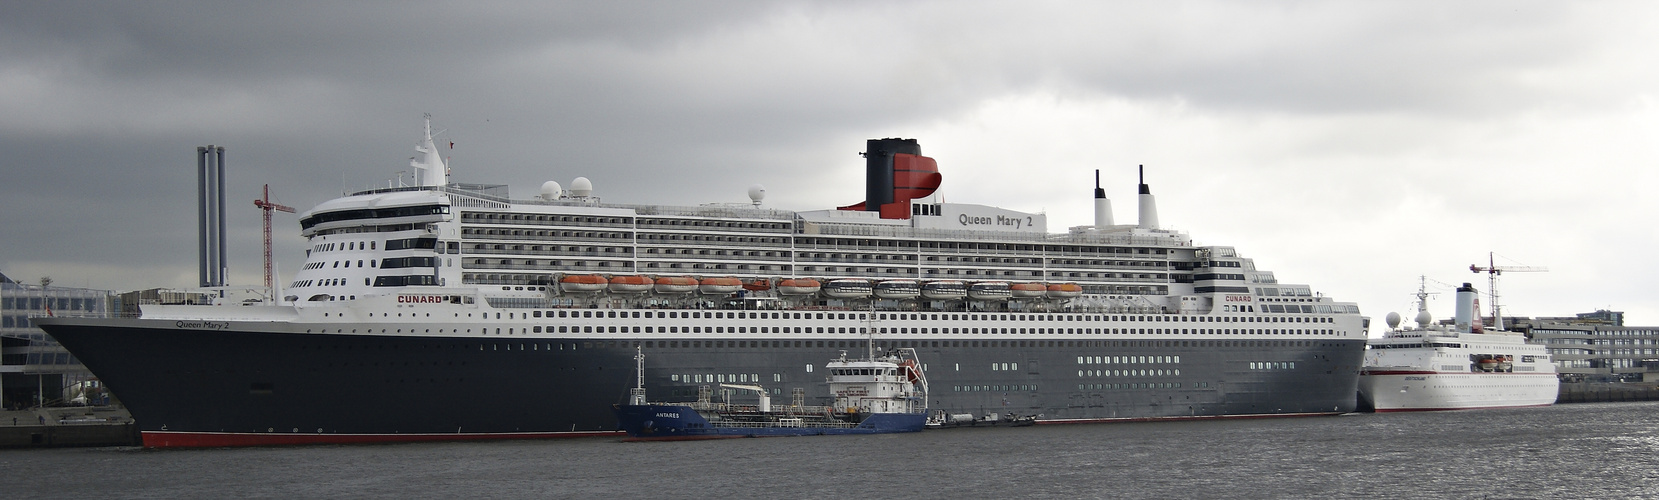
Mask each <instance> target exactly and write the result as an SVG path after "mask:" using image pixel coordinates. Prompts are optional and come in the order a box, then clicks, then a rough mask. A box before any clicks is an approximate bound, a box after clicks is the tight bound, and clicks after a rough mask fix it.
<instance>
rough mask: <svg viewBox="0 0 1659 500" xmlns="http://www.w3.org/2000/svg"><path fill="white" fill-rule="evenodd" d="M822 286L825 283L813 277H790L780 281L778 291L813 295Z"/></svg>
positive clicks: (785, 293) (788, 293) (786, 293)
mask: <svg viewBox="0 0 1659 500" xmlns="http://www.w3.org/2000/svg"><path fill="white" fill-rule="evenodd" d="M822 288H823V284H822V283H819V282H818V280H815V279H812V278H790V279H786V280H783V281H779V282H778V293H781V294H784V295H812V294H815V293H818V290H820V289H822Z"/></svg>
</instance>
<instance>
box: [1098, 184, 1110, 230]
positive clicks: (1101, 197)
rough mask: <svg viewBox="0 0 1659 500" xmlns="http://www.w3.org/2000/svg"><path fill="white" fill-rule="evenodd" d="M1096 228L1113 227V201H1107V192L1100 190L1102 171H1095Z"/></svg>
mask: <svg viewBox="0 0 1659 500" xmlns="http://www.w3.org/2000/svg"><path fill="white" fill-rule="evenodd" d="M1094 227H1096V228H1099V229H1106V228H1109V227H1112V200H1108V199H1106V190H1105V189H1101V188H1100V171H1099V170H1095V171H1094Z"/></svg>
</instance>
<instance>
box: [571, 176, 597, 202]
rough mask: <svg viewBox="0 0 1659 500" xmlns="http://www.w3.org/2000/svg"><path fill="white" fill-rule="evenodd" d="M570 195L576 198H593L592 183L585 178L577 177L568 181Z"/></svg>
mask: <svg viewBox="0 0 1659 500" xmlns="http://www.w3.org/2000/svg"><path fill="white" fill-rule="evenodd" d="M570 194H571V195H572V196H576V197H578V198H586V197H589V196H593V181H590V180H588V178H587V177H577V178H576V179H575V180H572V181H570Z"/></svg>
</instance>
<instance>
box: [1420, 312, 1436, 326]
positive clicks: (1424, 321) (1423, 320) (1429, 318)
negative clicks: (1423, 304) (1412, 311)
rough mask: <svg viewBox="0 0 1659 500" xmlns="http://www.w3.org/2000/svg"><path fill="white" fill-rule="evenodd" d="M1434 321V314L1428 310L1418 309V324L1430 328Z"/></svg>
mask: <svg viewBox="0 0 1659 500" xmlns="http://www.w3.org/2000/svg"><path fill="white" fill-rule="evenodd" d="M1433 322H1434V315H1433V314H1429V312H1428V311H1417V326H1421V327H1423V328H1428V327H1429V323H1433Z"/></svg>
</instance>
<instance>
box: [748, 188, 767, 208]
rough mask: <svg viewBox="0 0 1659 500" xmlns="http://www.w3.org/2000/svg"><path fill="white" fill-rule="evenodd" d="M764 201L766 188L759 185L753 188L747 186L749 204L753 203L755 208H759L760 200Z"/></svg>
mask: <svg viewBox="0 0 1659 500" xmlns="http://www.w3.org/2000/svg"><path fill="white" fill-rule="evenodd" d="M764 199H766V186H762V185H760V184H755V185H753V186H749V201H750V202H752V203H754V204H755V206H757V207H758V206H760V200H764Z"/></svg>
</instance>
